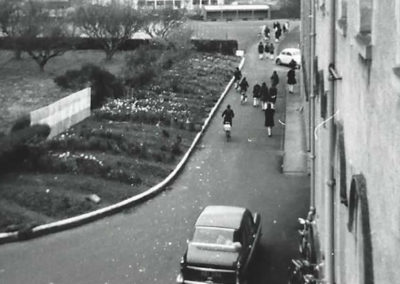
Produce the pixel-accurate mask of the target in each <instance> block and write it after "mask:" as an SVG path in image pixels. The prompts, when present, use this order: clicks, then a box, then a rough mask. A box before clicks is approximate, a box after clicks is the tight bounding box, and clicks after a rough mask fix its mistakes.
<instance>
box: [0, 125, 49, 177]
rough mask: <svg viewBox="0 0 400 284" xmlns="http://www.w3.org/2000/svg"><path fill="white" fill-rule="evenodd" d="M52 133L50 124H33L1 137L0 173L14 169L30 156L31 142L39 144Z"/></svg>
mask: <svg viewBox="0 0 400 284" xmlns="http://www.w3.org/2000/svg"><path fill="white" fill-rule="evenodd" d="M49 134H50V127H49V126H48V125H39V124H36V125H32V126H30V127H27V128H24V129H21V130H16V131H14V132H12V133H10V135H8V136H5V137H2V138H0V161H1V163H0V173H4V172H6V171H9V170H12V169H14V168H16V167H18V166H20V164H21V163H22V162H23V161H24V160H26V159H28V158H29V156H30V151H29V147H28V145H29V144H37V143H39V142H41V141H43V140H45V139H46V138H47V137H48V136H49Z"/></svg>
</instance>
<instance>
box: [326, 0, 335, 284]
mask: <svg viewBox="0 0 400 284" xmlns="http://www.w3.org/2000/svg"><path fill="white" fill-rule="evenodd" d="M330 4H331V6H330V48H329V74H330V75H329V93H328V95H329V96H328V111H327V113H328V117H330V118H331V119H329V121H328V133H329V141H328V143H329V144H328V147H329V148H328V149H329V152H328V155H329V156H328V165H327V170H328V172H327V184H326V185H327V187H326V195H325V197H326V199H325V216H326V234H325V238H326V240H325V241H326V243H325V267H326V271H325V277H326V283H328V284H334V283H335V272H334V265H335V263H334V260H335V255H334V252H335V251H334V249H335V247H334V233H335V230H334V213H333V206H334V195H333V193H334V188H335V176H334V158H335V157H334V150H335V122H334V114H335V87H336V86H335V81H336V78H335V76H334V75H333V74H332V72H331V70H335V63H336V52H335V51H336V0H331V1H330ZM335 73H336V72H335Z"/></svg>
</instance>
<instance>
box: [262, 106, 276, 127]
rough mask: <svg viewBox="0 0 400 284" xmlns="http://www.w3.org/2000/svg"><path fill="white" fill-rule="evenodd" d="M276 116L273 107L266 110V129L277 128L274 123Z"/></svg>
mask: <svg viewBox="0 0 400 284" xmlns="http://www.w3.org/2000/svg"><path fill="white" fill-rule="evenodd" d="M274 114H275V110H274V109H273V108H271V107H268V108H267V109H266V110H265V112H264V115H265V121H264V125H265V126H266V127H272V126H275V123H274Z"/></svg>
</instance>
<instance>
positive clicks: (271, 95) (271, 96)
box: [268, 86, 278, 103]
mask: <svg viewBox="0 0 400 284" xmlns="http://www.w3.org/2000/svg"><path fill="white" fill-rule="evenodd" d="M268 93H269V99H268V101H269V102H271V103H275V102H276V98H277V96H278V90H277V89H276V87H275V86H272V87H271V88H269V90H268Z"/></svg>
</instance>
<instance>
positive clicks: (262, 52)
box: [258, 41, 264, 60]
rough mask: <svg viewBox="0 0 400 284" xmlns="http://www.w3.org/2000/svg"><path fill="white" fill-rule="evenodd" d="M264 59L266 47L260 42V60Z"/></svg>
mask: <svg viewBox="0 0 400 284" xmlns="http://www.w3.org/2000/svg"><path fill="white" fill-rule="evenodd" d="M263 57H264V45H263V43H262V42H261V41H260V43H259V44H258V58H259V59H260V60H262V59H263Z"/></svg>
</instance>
